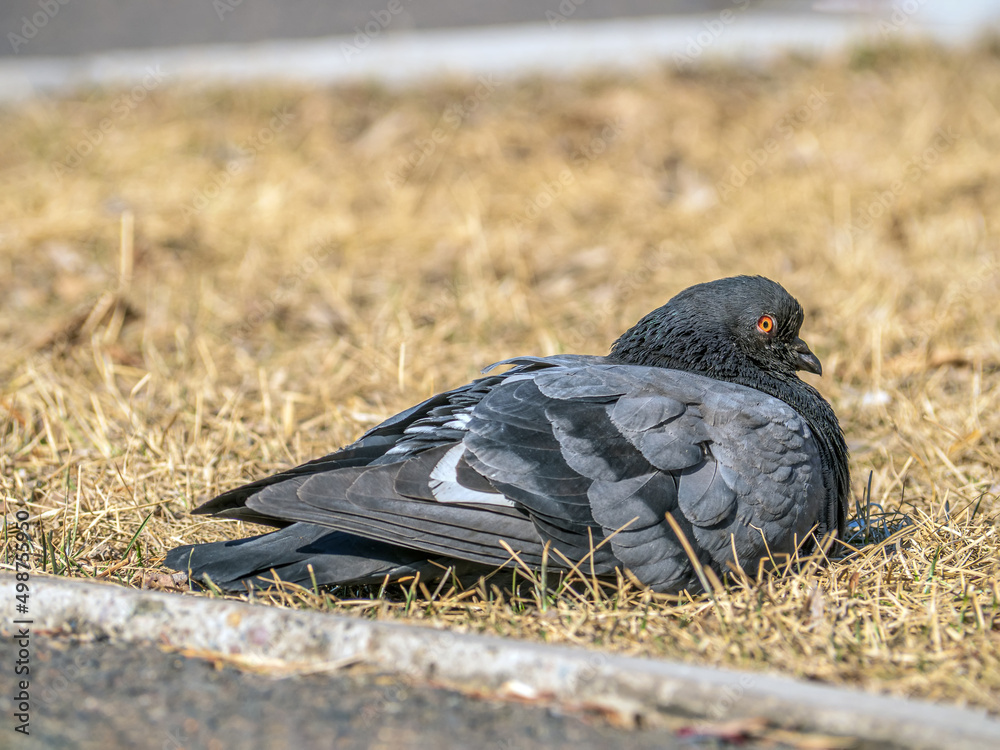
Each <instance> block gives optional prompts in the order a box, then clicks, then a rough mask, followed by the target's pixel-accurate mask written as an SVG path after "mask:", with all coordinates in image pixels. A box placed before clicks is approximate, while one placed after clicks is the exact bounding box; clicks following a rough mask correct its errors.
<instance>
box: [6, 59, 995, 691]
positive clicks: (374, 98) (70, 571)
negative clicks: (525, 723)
mask: <svg viewBox="0 0 1000 750" xmlns="http://www.w3.org/2000/svg"><path fill="white" fill-rule="evenodd" d="M497 83H498V85H497V86H496V87H495V90H494V91H485V90H484V89H480V93H481V96H480V97H479V98H478V100H477V99H475V98H473V99H468V98H467V97H469V96H474V91H475V85H471V86H470V85H464V84H458V83H455V84H441V85H437V86H431V87H428V88H426V89H425V90H420V91H406V92H390V91H385V90H380V89H378V88H375V87H353V88H338V89H331V90H287V89H286V90H277V89H267V90H259V91H221V90H208V91H206V90H200V91H185V90H181V89H175V88H171V87H169V86H166V85H165V86H163V87H161V88H160V89H157V90H154V91H152V92H151V93H150V95H149V96H148V97H146V98H145V99H144V100H143V101H141V102H135V101H128V100H124V106H122V104H123V100H121V99H118V97H119V96H120V94H119V92H92V93H89V94H86V95H81V96H79V97H75V98H67V99H60V100H56V101H35V102H31V103H28V104H24V105H19V106H17V107H8V108H6V109H5V110H3V111H2V112H0V180H2V191H0V262H2V263H3V272H2V274H0V297H2V299H3V300H4V305H3V308H2V312H0V332H2V337H0V371H2V373H3V379H2V384H3V387H2V393H0V441H2V450H0V466H2V472H0V474H2V479H0V487H2V492H3V495H4V499H5V502H6V503H7V508H6V510H7V512H8V516H7V517H8V519H10V518H11V517H12V515H11V514H13V513H14V511H15V510H17V509H18V508H21V506H23V509H26V510H27V511H28V512H29V513H30V515H31V517H32V519H33V525H32V534H33V538H34V541H35V543H36V546H37V549H38V552H39V554H38V555H37V556H36V558H35V559H36V565H37V567H38V569H39V570H46V571H49V572H53V571H54V572H57V573H59V574H62V575H69V576H76V577H89V576H97V577H102V578H107V579H112V580H116V581H119V582H122V583H124V584H126V585H133V586H138V585H141V584H142V582H143V580H145V581H146V582H147V583H148V582H150V581H152V582H153V583H154V584H155V583H156V582H158V581H160V580H162V579H160V578H158V577H157V576H156V575H154V574H153V573H155V565H156V562H157V559H158V557H159V556H160V555H162V553H163V552H165V551H166V550H167V549H168V548H170V547H172V546H174V545H176V544H178V543H180V542H190V541H196V540H210V539H219V538H223V537H235V536H240V535H245V534H247V533H249V532H251V531H252V529H250V528H242V527H241V526H240V525H238V524H234V523H227V522H214V521H206V520H204V519H194V518H192V517H190V516H189V515H188V511H189V510H190V509H191V508H192V507H193V506H194V505H196V504H198V503H199V502H200V501H202V500H204V499H205V498H207V497H209V496H211V495H213V494H215V493H217V492H219V491H220V490H224V489H227V488H229V487H232V486H234V485H236V484H238V483H240V482H242V481H244V480H246V479H249V478H251V477H257V476H260V475H262V474H265V473H267V472H271V471H274V470H276V469H280V468H282V467H285V466H287V465H289V464H293V463H296V462H300V461H303V460H306V459H308V458H311V457H314V456H316V455H319V454H321V453H323V452H326V451H328V450H330V449H332V448H334V447H336V446H339V445H341V444H344V443H346V442H349V441H350V440H352V439H353V438H354V437H356V436H357V435H358V434H359V432H361V431H362V430H363V429H364V428H366V427H368V426H370V425H371V424H372V423H373V422H374V421H376V420H378V419H381V418H383V417H386V416H388V415H390V414H392V413H394V412H395V411H397V410H399V409H401V408H403V407H406V406H408V405H409V404H411V403H413V402H415V401H417V400H418V399H421V398H424V397H425V396H427V395H428V394H430V393H432V392H434V391H437V390H440V389H442V388H444V387H447V386H453V385H457V384H459V383H462V382H465V381H466V380H468V379H469V378H471V377H473V376H475V375H476V373H477V371H478V369H479V368H480V367H482V366H483V365H485V364H487V363H490V362H492V361H495V360H497V359H500V358H503V357H507V356H510V355H515V354H521V353H536V354H550V353H555V352H561V351H581V352H603V351H605V350H606V348H607V346H608V344H609V343H610V342H611V341H612V340H613V339H614V337H615V336H616V335H617V334H618V333H619V332H620V331H621V330H623V329H624V328H625V327H626V326H628V325H629V324H631V323H632V322H633V321H635V320H636V319H637V318H638V317H639V316H640V315H641V314H643V313H645V312H646V311H648V310H649V309H652V308H653V307H655V306H658V305H660V304H662V302H664V301H665V299H666V298H668V297H669V296H670V295H672V294H673V293H675V292H676V291H678V290H680V289H681V288H683V287H685V286H688V285H689V284H692V283H695V282H699V281H703V280H707V279H710V278H714V277H718V276H722V275H729V274H734V273H761V274H764V275H767V276H770V277H772V278H775V279H778V280H780V281H781V282H782V283H783V284H784V285H785V286H786V287H787V288H788V289H789V290H791V291H792V292H793V293H794V294H795V295H796V296H797V297H798V298H799V299H800V301H801V302H802V303H803V305H804V306H805V308H806V310H807V321H806V325H805V331H804V336H805V338H806V339H807V340H808V341H809V342H810V343H811V345H812V346H813V349H814V350H815V351H817V353H818V354H819V355H820V357H821V358H822V359H823V361H824V364H825V367H826V372H827V375H826V376H825V377H823V378H822V379H820V380H816V384H817V385H818V387H819V388H820V389H821V390H823V392H824V393H825V394H826V395H827V396H828V397H829V398H830V399H831V400H832V402H833V404H834V407H835V408H836V410H837V413H838V414H839V415H840V418H841V421H842V423H843V425H844V427H845V429H846V432H847V434H848V436H849V438H850V443H851V446H852V449H853V461H852V466H853V470H854V483H855V495H856V496H857V497H859V498H860V497H861V496H862V489H863V486H864V483H865V480H866V478H867V476H868V473H869V472H872V497H873V500H875V501H876V502H879V503H882V504H883V505H885V506H886V507H887V508H895V507H898V506H899V504H900V500H901V498H903V500H904V502H905V504H906V510H907V512H908V513H910V515H911V516H912V518H913V519H914V521H915V522H916V523H915V525H914V526H913V527H910V528H908V529H905V530H904V531H903V532H902V533H903V534H904V535H905V538H900V539H896V540H894V541H893V542H892V543H889V544H885V543H883V544H881V545H868V546H866V547H865V548H864V549H863V550H862V552H860V553H859V554H857V555H855V556H853V557H851V558H848V559H847V560H843V561H839V562H834V563H832V564H829V565H816V564H813V563H808V562H807V563H806V564H804V565H802V566H800V567H799V568H797V569H796V570H793V571H790V572H789V573H788V574H787V575H785V576H783V577H779V576H773V575H772V576H765V577H763V578H761V579H760V580H759V581H758V580H753V581H747V582H745V583H743V584H739V585H735V586H733V587H731V588H730V589H729V590H727V591H719V592H716V593H715V594H714V596H700V597H695V598H694V599H689V598H685V597H681V598H680V599H671V598H669V597H659V596H651V595H650V594H649V593H648V592H643V591H640V590H638V589H636V588H634V587H632V586H631V585H630V584H628V583H623V584H622V586H621V588H620V590H617V591H615V590H607V589H602V590H601V592H600V593H597V592H594V591H589V592H588V590H587V588H586V587H585V586H584V588H583V589H581V591H582V593H575V592H574V591H573V590H565V591H563V592H562V593H561V594H560V595H559V596H557V597H552V596H549V595H544V594H540V593H538V592H535V593H532V592H531V590H530V587H529V589H528V593H527V594H525V595H524V596H523V597H521V598H517V599H515V600H513V601H512V600H511V599H510V598H509V597H499V596H498V594H497V593H496V592H495V591H493V590H490V589H488V588H485V587H484V588H482V589H472V590H469V591H466V592H457V591H453V590H450V589H449V588H448V587H447V586H446V587H445V589H447V590H441V591H438V592H437V595H436V596H432V595H433V594H434V593H435V592H433V591H427V590H425V589H423V588H421V587H420V586H419V585H417V586H412V587H411V590H410V591H409V592H408V593H407V594H405V595H394V596H389V595H387V596H386V597H384V598H383V599H381V600H378V599H372V598H369V599H363V600H357V599H355V600H351V601H348V600H343V599H337V598H335V597H331V596H329V595H315V594H310V593H308V592H298V593H294V594H291V593H290V594H286V595H282V596H278V597H277V598H276V600H277V601H279V602H280V601H283V602H284V603H288V604H294V605H295V606H318V607H323V608H329V609H332V610H335V611H347V612H357V613H359V614H363V615H364V616H369V617H385V618H401V619H407V620H411V621H420V622H426V623H431V624H435V625H441V626H449V627H454V628H458V629H462V630H472V631H486V632H492V633H502V634H505V635H511V636H516V637H525V638H539V639H544V640H546V641H549V642H568V643H579V644H583V645H587V646H598V647H601V648H606V649H612V650H616V651H621V652H626V653H632V654H647V655H656V656H666V657H673V658H680V659H684V660H692V661H698V662H702V663H708V664H719V665H729V666H736V667H747V668H750V669H757V670H761V669H775V670H779V671H783V672H786V673H791V674H796V675H805V676H808V677H811V678H814V679H817V680H821V681H826V682H831V683H851V684H858V685H862V686H864V687H866V688H870V689H874V690H881V691H887V692H891V693H897V694H906V695H913V696H922V697H928V698H933V699H938V700H943V701H949V702H956V703H968V704H974V705H979V706H984V707H988V708H991V709H995V707H996V706H997V704H998V700H1000V591H998V583H997V581H998V578H1000V542H998V534H997V531H998V529H997V522H996V518H997V511H998V501H997V496H998V492H1000V484H998V478H997V470H998V468H1000V453H998V449H997V436H998V435H1000V382H998V378H997V373H998V367H1000V344H998V325H1000V310H998V307H997V299H998V292H1000V274H998V270H1000V268H998V264H1000V255H998V249H1000V216H998V213H997V208H996V207H997V206H998V205H1000V159H998V158H997V156H998V154H1000V52H998V45H996V44H993V45H990V44H984V45H981V46H980V47H978V48H976V49H975V50H970V51H953V52H945V51H941V50H938V49H933V48H926V47H873V48H865V49H858V50H854V51H853V52H851V53H850V54H844V55H843V56H840V57H837V58H831V59H829V60H825V61H821V62H814V61H808V60H802V59H787V60H783V61H779V62H776V63H774V64H771V65H769V66H767V67H765V68H760V69H749V68H746V67H743V68H734V67H722V66H719V67H708V68H702V69H699V70H695V71H688V72H682V71H676V70H663V71H660V72H658V73H655V74H653V73H651V74H649V75H646V76H642V77H639V78H635V79H626V78H614V77H610V78H588V79H585V80H559V81H555V80H541V79H535V80H523V81H498V82H497ZM810 97H812V98H810ZM131 104H134V105H135V106H129V105H131ZM456 105H457V106H460V107H464V109H462V110H460V111H458V112H454V111H453V110H449V108H450V107H453V106H456ZM472 105H475V107H473V106H472ZM281 110H287V112H288V114H289V116H290V118H289V119H288V122H287V123H286V124H284V125H282V126H281V127H280V129H276V131H275V132H273V133H271V134H270V135H268V134H266V133H265V134H264V135H263V136H260V135H256V136H255V133H258V132H259V131H260V129H261V128H262V127H267V126H268V123H269V121H270V120H271V118H272V117H273V116H274V114H273V113H274V112H275V111H278V112H280V111H281ZM449 112H451V114H449ZM796 117H798V118H799V119H798V120H796V119H794V118H796ZM102 118H109V119H110V121H111V127H110V130H109V132H107V133H106V134H105V135H103V136H102V138H101V142H100V143H99V144H97V145H96V146H95V147H94V148H93V149H91V152H90V153H88V154H80V152H82V151H87V150H88V149H87V147H86V146H83V147H82V148H81V147H80V146H79V144H81V142H85V139H86V138H88V136H87V133H88V131H93V130H94V128H96V127H99V124H100V122H101V120H102ZM435 128H440V129H441V130H440V132H439V134H438V135H439V136H440V137H439V142H438V143H436V144H435V145H434V148H433V149H432V150H431V153H429V154H428V155H427V156H426V157H425V158H424V159H423V160H422V161H421V163H420V164H418V165H415V166H412V167H400V164H401V160H405V159H406V158H407V157H411V156H412V157H414V159H413V160H414V161H415V160H416V156H418V155H419V148H420V147H421V146H426V145H427V143H428V139H433V138H434V130H435ZM941 133H945V134H946V135H944V136H942V135H941ZM272 136H273V137H272ZM254 139H256V140H254ZM769 139H773V141H774V143H773V148H772V151H771V152H768V151H767V146H768V140H769ZM265 140H266V141H268V142H267V143H264V141H265ZM248 142H252V144H253V145H255V146H258V147H259V150H258V153H256V155H254V156H248V155H247V154H245V153H244V154H243V155H242V156H241V155H240V152H239V147H240V146H241V145H245V144H247V143H248ZM431 142H433V141H431ZM74 150H75V151H76V153H77V154H78V155H81V156H82V158H81V160H80V163H79V164H77V165H75V166H73V165H68V166H67V169H65V170H64V169H55V170H54V169H53V165H54V164H55V163H57V162H58V163H61V164H66V163H67V162H74V160H75V157H74V156H73V152H74ZM754 153H756V154H757V156H758V159H763V162H764V163H763V165H762V166H760V167H759V168H757V169H756V170H755V173H754V174H752V175H751V176H750V177H749V178H748V179H747V181H746V184H745V185H744V186H743V187H742V188H740V189H735V190H733V191H731V192H729V194H728V195H726V196H725V199H724V200H718V199H717V197H716V188H717V187H719V186H720V182H721V181H723V180H725V179H727V178H729V177H730V176H731V174H732V171H731V170H732V169H733V166H734V165H740V164H743V163H744V162H746V160H747V159H748V158H751V157H752V155H753V154H754ZM762 154H763V155H764V156H763V157H762ZM914 159H916V160H918V161H917V162H914V161H913V160H914ZM228 165H239V169H238V170H236V171H235V174H233V175H231V176H229V177H228V178H224V177H223V175H225V174H226V169H227V166H228ZM748 171H749V170H748ZM387 174H388V175H390V176H391V175H393V174H395V175H396V176H397V178H398V179H393V180H392V182H393V183H394V185H393V186H390V185H389V184H387V179H386V176H387ZM560 180H561V182H560ZM399 183H401V184H399ZM894 183H896V184H894ZM557 185H560V186H559V187H558V188H557V187H556V186H557ZM213 186H216V187H217V189H216V187H213ZM886 191H888V192H886ZM547 193H548V197H546V195H547ZM209 194H211V197H209ZM199 196H202V197H204V198H205V200H204V201H203V200H202V199H201V198H199ZM879 196H882V197H881V200H882V202H881V203H877V201H878V200H879ZM542 204H544V205H542ZM869 217H870V220H869ZM852 226H853V227H854V229H852V228H851V227H852ZM140 530H141V533H139V532H140ZM9 542H10V540H9V539H7V538H5V540H4V544H5V555H7V554H9ZM4 559H5V560H8V561H9V559H10V558H9V556H6V557H5V558H4ZM150 566H153V567H152V568H151V567H150ZM6 567H8V568H9V567H10V566H9V565H8V566H6ZM505 575H509V573H507V574H505ZM353 593H357V594H359V595H360V594H365V595H367V596H369V597H374V596H376V595H377V593H378V592H377V591H376V592H353ZM352 595H353V594H352Z"/></svg>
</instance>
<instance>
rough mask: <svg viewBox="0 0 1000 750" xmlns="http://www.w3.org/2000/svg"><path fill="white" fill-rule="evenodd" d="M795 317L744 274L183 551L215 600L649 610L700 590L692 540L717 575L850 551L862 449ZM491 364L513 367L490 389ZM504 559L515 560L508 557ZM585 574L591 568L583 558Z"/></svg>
mask: <svg viewBox="0 0 1000 750" xmlns="http://www.w3.org/2000/svg"><path fill="white" fill-rule="evenodd" d="M801 324H802V307H801V306H800V305H799V303H798V302H797V301H796V300H795V299H794V298H793V297H792V296H791V295H789V294H788V292H786V291H785V290H784V289H783V288H782V287H781V286H780V285H779V284H776V283H775V282H773V281H770V280H768V279H765V278H762V277H759V276H757V277H749V276H738V277H734V278H728V279H720V280H718V281H713V282H710V283H707V284H699V285H697V286H693V287H691V288H689V289H686V290H684V291H683V292H681V293H680V294H678V295H677V296H676V297H674V298H673V299H671V300H670V301H669V302H668V303H667V304H666V305H664V306H663V307H661V308H659V309H657V310H654V311H653V312H651V313H649V314H648V315H646V316H645V317H644V318H643V319H642V320H640V321H639V322H638V323H637V324H636V325H634V326H633V327H632V328H630V329H629V330H628V331H626V332H625V333H624V334H623V335H622V336H621V338H619V339H618V340H617V341H616V342H615V344H614V346H613V347H612V349H611V353H610V354H609V355H608V356H606V357H597V356H581V355H560V356H553V357H518V358H515V359H510V360H506V361H504V362H498V363H497V364H496V365H492V366H490V367H489V368H487V369H486V371H485V372H486V373H488V374H487V375H486V376H485V377H483V378H481V379H479V380H475V381H473V382H471V383H469V384H468V385H463V386H461V387H459V388H455V389H454V390H451V391H447V392H445V393H440V394H438V395H436V396H434V397H433V398H430V399H428V400H427V401H424V402H423V403H421V404H418V405H416V406H414V407H413V408H411V409H408V410H406V411H404V412H402V413H400V414H397V415H396V416H394V417H391V418H389V419H387V420H386V421H385V422H383V423H382V424H380V425H378V426H377V427H375V428H373V429H371V430H369V431H368V432H366V433H365V434H364V435H363V436H362V437H361V438H360V439H359V440H358V441H357V442H355V443H353V444H351V445H349V446H347V447H346V448H342V449H341V450H339V451H337V452H335V453H331V454H330V455H328V456H324V457H323V458H319V459H316V460H314V461H310V462H309V463H306V464H303V465H301V466H297V467H295V468H293V469H289V470H287V471H284V472H281V473H279V474H275V475H273V476H270V477H266V478H264V479H258V480H257V481H255V482H252V483H250V484H247V485H244V486H242V487H238V488H236V489H233V490H230V491H229V492H225V493H223V494H222V495H219V496H218V497H216V498H215V499H214V500H210V501H209V502H207V503H205V504H204V505H202V506H201V507H199V508H198V509H197V510H195V511H194V512H195V513H200V514H210V515H214V516H218V517H222V518H236V519H242V520H245V521H252V522H255V523H261V524H267V525H270V526H276V527H281V528H279V530H278V531H273V532H271V533H268V534H264V535H262V536H256V537H251V538H248V539H239V540H234V541H224V542H215V543H211V544H200V545H189V546H184V547H178V548H176V549H174V550H172V551H171V552H170V553H169V554H168V555H167V558H166V564H167V565H168V566H170V567H171V568H174V569H176V570H181V571H185V572H188V573H189V575H190V576H191V577H192V579H193V580H195V581H203V580H204V578H205V577H206V576H207V577H208V578H209V579H210V580H211V581H212V582H213V583H214V584H215V585H217V586H219V587H220V588H221V589H223V590H227V591H235V590H243V589H245V588H247V587H248V586H267V585H268V584H269V582H273V575H274V574H277V576H278V577H279V578H280V579H281V580H283V581H289V582H293V583H298V584H302V585H304V586H312V585H313V584H314V583H316V584H319V585H321V586H332V585H338V584H366V583H380V582H382V581H383V580H385V578H386V576H388V577H389V579H390V580H394V579H397V578H400V577H402V576H408V575H413V574H414V573H416V572H418V571H419V572H420V573H421V575H422V577H423V579H424V580H427V578H435V577H440V575H441V574H442V572H443V571H444V570H446V569H448V568H452V569H453V570H454V571H456V572H457V573H458V574H459V575H478V574H483V573H487V572H489V571H491V570H494V569H496V568H497V567H498V566H503V565H512V564H514V563H512V561H511V555H510V553H509V551H508V549H507V546H509V547H510V549H511V550H513V551H515V552H517V555H518V557H519V558H520V560H521V561H523V562H524V563H525V564H527V565H529V566H540V565H541V563H542V559H543V552H544V549H545V547H546V545H549V552H548V563H547V564H548V566H549V568H550V569H566V568H567V567H568V564H569V563H572V564H576V563H578V562H580V561H583V565H582V566H581V567H582V569H583V570H584V571H585V572H586V573H587V574H591V573H594V574H596V575H598V576H607V575H614V572H615V569H626V568H627V569H629V570H631V571H632V573H633V574H634V575H635V576H636V577H637V578H638V579H639V580H640V581H642V582H643V583H644V584H646V585H647V586H649V587H651V588H652V589H653V590H655V591H662V592H676V591H680V590H683V589H690V590H697V589H700V588H701V585H700V583H699V577H698V576H697V574H696V570H695V567H694V566H693V565H692V562H691V559H690V556H689V553H688V552H686V551H685V548H684V544H683V543H682V540H681V539H679V538H678V535H677V534H676V533H675V531H674V530H673V528H672V525H671V523H670V520H669V519H668V516H670V517H671V518H672V519H673V521H674V522H675V523H676V525H677V527H678V528H679V529H680V530H681V531H682V533H683V535H684V537H686V541H687V543H688V544H689V546H690V547H691V549H692V553H693V554H694V555H695V556H697V559H698V560H699V561H700V563H701V564H702V565H703V566H704V567H706V568H711V569H712V570H714V571H716V573H718V574H719V575H720V576H721V575H724V574H725V573H726V571H727V570H728V569H729V567H730V564H731V563H736V562H738V563H739V564H740V565H741V566H742V567H743V568H744V569H746V570H748V571H752V570H756V569H757V565H758V561H759V560H760V559H761V558H766V557H768V554H769V553H770V555H772V556H773V555H777V554H780V553H788V552H792V551H793V550H794V549H795V548H796V546H797V545H801V544H802V543H803V542H804V541H805V540H806V539H807V537H808V536H809V534H810V532H812V531H814V532H815V535H816V538H822V536H823V535H824V534H827V533H828V532H836V533H838V535H840V536H841V537H842V536H843V531H844V512H845V510H844V509H845V505H846V501H847V495H848V489H849V481H850V478H849V473H848V461H847V459H848V452H847V445H846V443H845V442H844V436H843V433H842V432H841V429H840V425H839V423H838V422H837V417H836V415H835V414H834V412H833V409H832V408H831V407H830V405H829V404H828V403H827V402H826V401H825V400H824V399H823V398H822V397H821V396H820V394H819V393H818V392H817V391H816V390H815V389H814V388H812V387H811V386H809V385H807V384H805V383H804V382H802V381H801V380H799V378H798V376H797V375H796V371H798V370H805V371H807V372H812V373H815V374H817V375H819V374H821V372H822V369H821V366H820V362H819V360H818V359H817V358H816V356H815V355H814V354H813V353H812V352H811V351H810V350H809V347H808V346H806V343H805V342H804V341H803V340H802V339H800V338H799V327H800V326H801ZM498 365H510V366H512V367H511V368H510V369H508V370H506V371H505V372H502V373H499V374H493V372H492V371H493V368H495V367H497V366H498ZM505 545H506V546H505ZM588 555H590V557H588Z"/></svg>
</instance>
